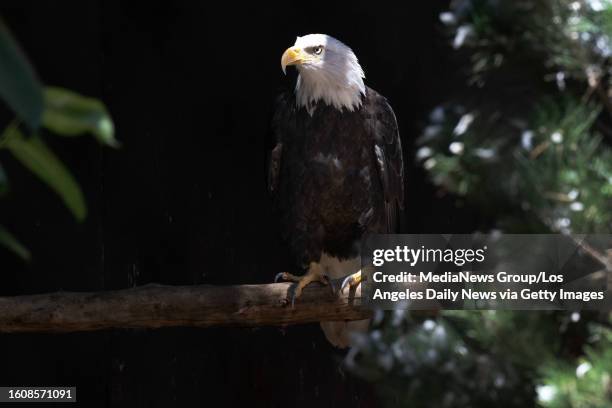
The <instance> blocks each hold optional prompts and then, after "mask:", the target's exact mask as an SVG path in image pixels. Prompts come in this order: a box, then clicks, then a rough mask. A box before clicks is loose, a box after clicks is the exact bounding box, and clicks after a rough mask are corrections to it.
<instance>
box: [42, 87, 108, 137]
mask: <svg viewBox="0 0 612 408" xmlns="http://www.w3.org/2000/svg"><path fill="white" fill-rule="evenodd" d="M42 120H43V126H45V127H46V128H48V129H50V130H52V131H53V132H55V133H57V134H59V135H63V136H78V135H81V134H83V133H91V134H93V135H94V136H95V137H96V138H97V139H98V140H99V141H100V142H101V143H103V144H105V145H108V146H111V147H118V146H119V142H117V140H116V139H115V126H114V125H113V121H112V119H111V117H110V115H109V114H108V111H107V110H106V107H105V106H104V104H103V103H102V102H100V101H99V100H97V99H94V98H89V97H85V96H82V95H79V94H77V93H75V92H72V91H69V90H67V89H63V88H57V87H47V88H45V110H44V112H43V119H42Z"/></svg>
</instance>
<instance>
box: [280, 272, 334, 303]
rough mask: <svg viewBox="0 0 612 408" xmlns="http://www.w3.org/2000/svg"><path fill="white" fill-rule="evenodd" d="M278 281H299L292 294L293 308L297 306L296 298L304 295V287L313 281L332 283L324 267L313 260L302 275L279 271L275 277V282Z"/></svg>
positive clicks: (324, 283)
mask: <svg viewBox="0 0 612 408" xmlns="http://www.w3.org/2000/svg"><path fill="white" fill-rule="evenodd" d="M278 281H284V282H295V283H297V285H296V286H295V288H294V289H293V293H292V294H291V307H292V308H293V307H294V306H295V300H296V299H298V298H299V297H300V296H302V291H303V290H304V288H305V287H306V286H308V285H310V284H311V283H312V282H320V283H322V284H323V285H329V283H330V279H329V277H328V276H327V275H326V274H325V272H323V267H322V266H321V265H319V264H318V263H316V262H311V263H310V266H309V267H308V271H307V272H306V274H304V275H302V276H296V275H293V274H290V273H288V272H281V273H278V274H277V275H276V276H275V278H274V282H278Z"/></svg>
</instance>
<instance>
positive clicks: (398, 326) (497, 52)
mask: <svg viewBox="0 0 612 408" xmlns="http://www.w3.org/2000/svg"><path fill="white" fill-rule="evenodd" d="M440 20H441V24H442V26H443V27H445V29H446V31H447V32H448V35H449V43H450V46H451V47H452V49H453V50H454V51H453V52H454V55H455V56H456V62H457V65H456V69H458V70H459V71H460V74H459V76H460V81H459V82H460V83H459V84H456V89H457V90H456V92H455V93H454V94H453V95H451V96H450V97H449V98H448V100H446V101H444V103H443V104H441V105H440V106H438V107H437V108H435V109H434V110H433V111H432V112H431V114H430V116H429V118H428V122H427V124H426V125H425V126H424V127H423V128H424V130H423V133H422V135H421V136H420V137H419V139H418V141H417V151H416V161H417V163H418V164H419V165H420V166H422V167H423V169H424V170H425V171H426V173H427V174H428V176H429V178H430V180H431V182H432V184H434V185H435V186H436V188H437V189H438V193H439V195H446V196H449V197H451V198H453V199H454V200H455V202H456V203H457V206H466V205H467V206H470V207H472V208H474V209H476V210H477V211H478V212H479V213H481V214H483V215H484V216H483V217H482V219H483V220H487V221H486V222H488V224H486V225H480V226H477V229H478V230H491V229H494V230H500V231H503V232H508V233H546V232H561V233H566V234H579V233H595V232H599V233H610V232H611V231H612V150H611V147H610V145H611V143H612V98H611V96H612V58H611V57H612V1H611V0H584V1H568V0H513V1H503V0H457V1H453V2H452V3H451V7H450V10H448V11H447V12H444V13H442V14H441V15H440ZM490 220H493V221H490ZM605 249H606V248H600V250H601V251H602V253H605V252H603V251H604V250H605ZM415 315H416V316H415ZM417 316H418V312H413V313H403V312H394V313H391V314H389V313H387V314H383V313H381V314H380V315H379V316H377V317H376V319H375V322H374V328H373V330H372V332H371V333H368V334H367V335H362V336H358V337H357V338H356V341H357V343H356V347H355V348H354V349H352V351H351V352H350V353H349V355H348V357H347V361H346V363H347V365H348V367H349V368H350V369H351V370H352V371H354V372H355V373H357V374H358V375H360V376H363V377H364V378H367V379H369V380H371V381H374V382H376V383H377V384H379V388H380V391H381V395H382V396H383V397H384V398H385V399H386V401H387V402H388V403H389V405H390V406H410V407H431V406H435V407H490V406H500V407H525V406H536V405H539V406H545V407H555V408H557V407H568V408H569V407H612V380H611V375H612V347H611V346H612V344H611V342H610V340H611V339H612V330H611V327H612V317H611V315H610V313H596V312H583V313H578V312H575V313H569V312H560V311H556V312H511V311H504V312H502V311H487V312H472V311H445V312H441V313H440V314H439V315H438V316H436V317H435V318H433V317H431V318H426V319H423V318H420V319H419V318H418V317H417Z"/></svg>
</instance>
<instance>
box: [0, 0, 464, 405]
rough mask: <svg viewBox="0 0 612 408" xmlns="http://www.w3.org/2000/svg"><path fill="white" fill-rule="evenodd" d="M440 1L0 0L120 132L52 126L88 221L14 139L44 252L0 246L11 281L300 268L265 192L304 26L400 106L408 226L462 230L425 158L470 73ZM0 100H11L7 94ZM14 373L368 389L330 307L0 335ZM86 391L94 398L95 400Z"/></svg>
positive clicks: (19, 184)
mask: <svg viewBox="0 0 612 408" xmlns="http://www.w3.org/2000/svg"><path fill="white" fill-rule="evenodd" d="M445 6H446V4H445V2H419V3H414V4H412V3H404V5H399V4H398V3H396V2H386V3H385V2H371V1H355V2H350V3H344V4H340V3H332V2H329V1H328V2H312V1H309V2H289V1H286V2H283V3H278V4H272V3H265V4H264V3H260V4H250V5H245V6H243V5H239V4H234V3H233V2H220V3H216V4H214V5H213V4H211V3H206V2H193V1H176V2H168V1H164V2H162V1H151V2H148V3H146V5H145V4H144V3H143V4H135V3H132V4H128V3H127V2H121V1H119V0H116V1H110V0H104V1H103V0H99V1H61V2H52V3H45V2H34V1H17V0H15V1H5V2H3V3H2V5H0V14H1V15H2V16H3V17H4V19H5V20H6V23H7V24H8V26H9V27H10V28H11V29H12V31H13V33H14V34H15V36H16V38H17V39H18V41H19V42H20V43H21V45H22V46H23V49H24V51H25V52H26V53H27V55H28V56H29V58H30V60H31V62H32V64H33V65H34V67H35V68H36V70H37V71H38V74H39V76H40V77H41V79H42V81H43V82H44V83H46V84H49V85H59V86H63V87H66V88H70V89H73V90H75V91H77V92H79V93H82V94H85V95H90V96H94V97H97V98H100V99H101V100H102V101H104V102H105V104H106V105H107V106H108V108H109V110H110V113H111V115H112V117H113V119H114V121H115V125H116V128H117V138H118V139H119V140H120V141H121V142H122V143H123V147H122V148H121V149H120V150H117V151H111V150H109V149H104V148H102V147H100V146H99V145H97V144H96V143H95V142H93V141H92V140H90V139H88V138H81V139H74V140H65V139H59V138H53V139H49V140H48V141H49V143H50V144H51V145H52V147H53V149H54V150H55V151H56V152H58V154H59V156H60V157H61V158H62V160H64V162H65V163H66V164H67V165H68V167H69V168H70V169H71V170H72V171H73V173H74V174H75V176H76V178H77V180H78V181H79V183H80V184H81V186H82V188H83V191H84V193H85V196H86V199H87V203H88V206H89V215H88V218H87V220H86V221H85V222H84V223H83V224H78V223H76V222H75V221H74V220H73V219H72V216H71V214H70V213H69V212H68V211H67V210H66V209H65V208H64V207H63V204H62V203H61V201H60V200H59V199H58V198H57V197H56V196H55V195H54V194H53V193H52V192H51V191H50V190H49V189H48V188H47V187H46V186H44V185H43V184H42V183H41V182H39V181H38V180H37V179H35V178H34V177H33V176H31V175H30V174H29V173H28V172H27V171H26V170H25V169H24V168H22V167H21V166H20V165H19V164H18V163H17V162H15V161H14V160H13V159H11V158H10V157H8V156H7V157H4V156H2V160H3V164H4V165H5V167H6V171H7V173H8V176H9V179H10V180H11V192H10V194H9V195H8V196H7V197H6V198H5V199H3V200H1V201H0V213H1V214H2V220H3V223H4V224H5V225H6V226H7V227H8V228H10V229H11V230H12V231H13V232H14V233H15V235H17V236H18V237H19V238H20V239H21V241H22V242H24V243H25V244H26V246H28V247H29V249H30V250H31V251H32V253H33V256H34V260H33V262H32V263H31V264H24V263H23V262H21V261H20V260H18V259H17V258H15V257H12V256H11V255H10V254H8V253H7V252H4V250H2V249H0V251H1V252H0V257H1V259H2V262H1V265H2V271H1V273H0V294H1V295H18V294H29V293H44V292H53V291H57V290H71V291H99V290H108V289H118V288H127V287H133V286H137V285H142V284H146V283H150V282H157V283H162V284H175V285H188V284H202V283H206V284H219V285H221V284H241V283H263V282H269V281H271V280H272V279H273V276H274V274H275V273H276V272H278V271H281V270H286V269H288V268H292V265H291V261H290V259H291V258H290V257H289V256H288V254H287V251H286V248H285V247H284V246H283V244H282V242H280V239H279V234H278V231H277V229H276V224H275V221H274V215H273V214H272V211H271V203H270V199H269V197H268V195H267V191H266V160H267V155H268V153H267V152H268V149H269V148H270V145H271V137H270V135H269V123H270V118H271V114H272V107H273V103H274V98H275V95H276V94H277V93H278V91H279V89H281V88H282V87H287V86H292V85H293V82H294V80H295V73H293V72H291V73H290V75H289V76H287V77H283V75H282V72H281V70H280V62H279V61H280V56H281V54H282V52H283V51H284V49H285V48H287V47H288V46H290V45H292V44H293V42H294V41H295V37H296V35H303V34H307V33H315V32H323V33H326V34H330V35H332V36H334V37H337V38H339V39H340V40H342V41H343V42H345V43H347V44H348V45H349V46H351V47H352V48H353V49H354V51H355V52H356V54H357V56H358V57H359V59H360V62H361V64H362V66H363V67H364V69H365V72H366V83H367V84H368V85H369V86H370V87H372V88H374V89H376V90H378V91H379V92H380V93H382V94H383V95H385V96H387V97H388V99H389V100H390V102H391V105H392V106H393V108H394V109H395V112H396V115H397V118H398V122H399V127H400V132H401V134H402V141H403V143H404V150H405V157H406V162H407V177H406V178H407V197H406V201H407V209H406V221H407V227H406V230H407V231H409V232H462V231H469V230H470V227H471V226H472V225H473V223H472V218H473V217H475V215H474V214H467V213H461V214H458V213H457V210H456V209H454V208H453V209H451V207H452V206H451V205H450V204H449V203H447V202H446V201H445V200H444V199H438V198H436V197H435V196H434V193H433V191H434V190H433V188H432V187H430V186H429V185H427V184H425V181H424V176H423V174H422V172H421V171H419V170H417V169H415V168H413V167H412V163H411V156H412V154H413V141H414V138H415V136H416V135H417V134H418V131H419V129H420V126H421V125H422V124H423V123H424V120H425V118H426V115H427V112H428V111H429V110H430V109H431V108H432V107H433V106H434V104H435V103H436V102H437V101H438V100H439V99H440V97H441V95H444V94H446V93H447V92H448V89H447V87H448V86H449V84H450V83H451V79H452V77H453V75H454V74H455V73H454V72H453V71H452V68H451V66H450V65H449V64H448V61H447V60H446V56H447V54H448V53H449V51H448V50H447V49H446V47H445V46H444V45H443V44H444V43H445V39H444V38H443V36H442V34H441V33H440V32H439V30H438V19H437V16H438V14H439V12H440V11H441V10H442V9H443V8H444V7H445ZM2 109H3V110H4V111H3V112H2V117H3V118H4V116H8V113H7V112H6V111H5V110H6V108H5V107H2ZM0 350H1V351H0V353H2V354H3V356H2V365H1V366H0V384H2V385H76V386H77V388H78V394H77V395H78V399H79V401H80V402H81V403H85V402H86V403H87V405H86V406H93V407H97V406H99V407H103V406H159V407H168V406H191V405H196V404H198V405H203V404H206V403H211V402H212V401H217V402H219V403H222V404H223V405H226V406H227V405H235V404H238V403H241V404H249V405H260V404H261V405H264V406H281V405H283V406H338V405H347V406H348V405H349V404H350V405H351V406H369V405H372V404H373V403H374V402H375V401H376V395H375V394H374V393H373V391H372V388H371V386H369V385H367V384H366V383H363V382H361V381H358V380H356V379H354V378H353V377H351V376H350V375H349V374H348V373H345V372H343V370H342V368H341V365H340V361H341V358H342V353H340V352H337V351H334V350H333V349H332V348H331V346H330V345H329V344H328V343H327V342H326V341H325V339H324V337H323V334H322V332H321V331H320V329H319V327H318V325H308V326H301V327H289V328H287V329H278V328H259V329H207V330H196V329H164V330H156V331H145V330H114V331H106V332H100V333H86V334H65V335H1V336H0ZM84 405H85V404H84Z"/></svg>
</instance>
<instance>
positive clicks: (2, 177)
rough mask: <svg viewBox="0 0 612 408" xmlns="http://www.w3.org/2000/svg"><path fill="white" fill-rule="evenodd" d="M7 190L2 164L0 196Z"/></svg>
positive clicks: (0, 167)
mask: <svg viewBox="0 0 612 408" xmlns="http://www.w3.org/2000/svg"><path fill="white" fill-rule="evenodd" d="M7 190H8V179H7V178H6V173H5V172H4V169H3V168H2V164H0V195H2V194H4V193H6V191H7Z"/></svg>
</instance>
